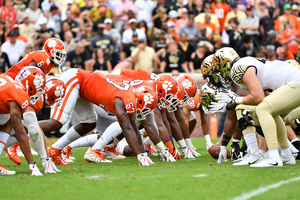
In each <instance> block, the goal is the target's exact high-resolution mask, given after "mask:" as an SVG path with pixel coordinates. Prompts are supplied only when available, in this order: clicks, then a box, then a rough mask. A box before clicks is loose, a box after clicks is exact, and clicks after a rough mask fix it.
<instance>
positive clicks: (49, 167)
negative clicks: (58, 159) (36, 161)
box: [41, 158, 56, 174]
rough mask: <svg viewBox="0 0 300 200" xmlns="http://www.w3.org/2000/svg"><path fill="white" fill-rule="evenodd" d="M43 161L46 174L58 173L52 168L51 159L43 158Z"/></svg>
mask: <svg viewBox="0 0 300 200" xmlns="http://www.w3.org/2000/svg"><path fill="white" fill-rule="evenodd" d="M41 160H42V166H43V168H44V172H45V173H53V174H54V173H56V171H55V170H54V169H53V167H52V164H51V162H52V159H51V158H43V159H41Z"/></svg>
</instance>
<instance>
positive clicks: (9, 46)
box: [2, 30, 25, 66]
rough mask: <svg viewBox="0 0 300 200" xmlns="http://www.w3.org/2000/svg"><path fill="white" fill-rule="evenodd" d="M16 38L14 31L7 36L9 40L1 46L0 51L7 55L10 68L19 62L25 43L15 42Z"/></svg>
mask: <svg viewBox="0 0 300 200" xmlns="http://www.w3.org/2000/svg"><path fill="white" fill-rule="evenodd" d="M18 36H19V33H18V32H17V31H16V30H12V31H10V32H9V34H8V37H10V40H9V41H7V42H4V43H3V44H2V51H3V52H5V53H6V54H7V55H8V58H9V62H10V65H11V66H13V65H15V64H17V63H18V62H19V58H20V56H21V55H22V53H23V51H24V48H25V42H23V41H22V40H17V37H18Z"/></svg>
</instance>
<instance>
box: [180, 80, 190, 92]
mask: <svg viewBox="0 0 300 200" xmlns="http://www.w3.org/2000/svg"><path fill="white" fill-rule="evenodd" d="M181 84H182V86H183V87H184V88H185V89H187V90H188V89H190V87H192V82H191V81H189V80H188V79H185V80H184V81H182V83H181Z"/></svg>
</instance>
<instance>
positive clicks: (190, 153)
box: [181, 147, 195, 158]
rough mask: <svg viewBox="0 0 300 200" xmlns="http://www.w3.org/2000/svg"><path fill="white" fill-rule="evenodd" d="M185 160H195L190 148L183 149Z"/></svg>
mask: <svg viewBox="0 0 300 200" xmlns="http://www.w3.org/2000/svg"><path fill="white" fill-rule="evenodd" d="M181 151H182V153H183V155H184V158H195V157H194V156H193V154H192V152H191V150H190V149H189V148H188V147H183V148H181Z"/></svg>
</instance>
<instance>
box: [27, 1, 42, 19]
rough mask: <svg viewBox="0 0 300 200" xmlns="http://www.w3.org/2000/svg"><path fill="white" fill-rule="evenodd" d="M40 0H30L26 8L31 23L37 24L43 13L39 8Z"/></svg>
mask: <svg viewBox="0 0 300 200" xmlns="http://www.w3.org/2000/svg"><path fill="white" fill-rule="evenodd" d="M39 5H40V2H39V0H30V2H29V4H28V8H26V10H25V13H26V14H27V15H28V17H29V20H30V22H31V23H33V24H35V23H36V22H37V20H38V18H39V16H40V15H41V14H42V10H41V9H40V8H39Z"/></svg>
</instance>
